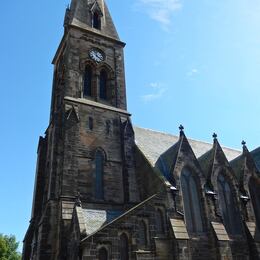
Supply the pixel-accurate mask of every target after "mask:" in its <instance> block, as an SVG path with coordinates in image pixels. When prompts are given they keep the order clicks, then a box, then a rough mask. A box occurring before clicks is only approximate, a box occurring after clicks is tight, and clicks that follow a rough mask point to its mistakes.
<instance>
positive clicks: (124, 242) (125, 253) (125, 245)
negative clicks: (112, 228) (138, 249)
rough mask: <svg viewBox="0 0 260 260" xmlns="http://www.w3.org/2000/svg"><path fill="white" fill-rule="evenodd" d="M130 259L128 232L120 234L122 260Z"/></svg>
mask: <svg viewBox="0 0 260 260" xmlns="http://www.w3.org/2000/svg"><path fill="white" fill-rule="evenodd" d="M128 259H129V241H128V237H127V235H126V234H124V233H123V234H122V235H121V236H120V260H128Z"/></svg>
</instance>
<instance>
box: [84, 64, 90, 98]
mask: <svg viewBox="0 0 260 260" xmlns="http://www.w3.org/2000/svg"><path fill="white" fill-rule="evenodd" d="M83 87H84V88H83V95H84V97H88V96H89V97H90V96H92V68H91V67H90V66H86V68H85V74H84V86H83Z"/></svg>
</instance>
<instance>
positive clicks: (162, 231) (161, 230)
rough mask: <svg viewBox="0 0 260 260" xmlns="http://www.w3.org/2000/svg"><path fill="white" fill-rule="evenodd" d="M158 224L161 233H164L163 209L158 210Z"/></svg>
mask: <svg viewBox="0 0 260 260" xmlns="http://www.w3.org/2000/svg"><path fill="white" fill-rule="evenodd" d="M156 226H157V231H158V233H159V234H163V233H164V215H163V212H162V210H161V209H157V211H156Z"/></svg>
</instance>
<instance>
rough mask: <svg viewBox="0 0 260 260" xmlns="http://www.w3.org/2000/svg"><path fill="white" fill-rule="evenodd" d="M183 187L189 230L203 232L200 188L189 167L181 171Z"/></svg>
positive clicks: (185, 213) (186, 220)
mask: <svg viewBox="0 0 260 260" xmlns="http://www.w3.org/2000/svg"><path fill="white" fill-rule="evenodd" d="M181 189H182V196H183V205H184V216H185V222H186V226H187V230H188V231H189V232H190V233H202V232H203V231H204V230H203V224H202V215H201V205H200V199H199V194H198V189H197V185H196V182H195V178H194V176H193V175H192V174H191V172H190V171H188V170H187V169H184V170H183V171H182V173H181Z"/></svg>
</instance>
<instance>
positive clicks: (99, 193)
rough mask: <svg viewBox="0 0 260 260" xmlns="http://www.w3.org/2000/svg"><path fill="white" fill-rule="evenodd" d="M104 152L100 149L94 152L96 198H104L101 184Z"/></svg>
mask: <svg viewBox="0 0 260 260" xmlns="http://www.w3.org/2000/svg"><path fill="white" fill-rule="evenodd" d="M104 161H105V158H104V154H103V153H102V152H101V151H97V152H96V183H95V184H96V185H95V195H96V199H99V200H103V199H104V185H103V182H104V181H103V177H104V176H103V175H104Z"/></svg>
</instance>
